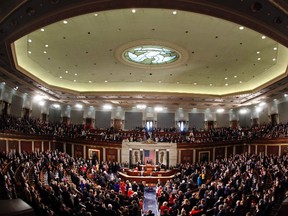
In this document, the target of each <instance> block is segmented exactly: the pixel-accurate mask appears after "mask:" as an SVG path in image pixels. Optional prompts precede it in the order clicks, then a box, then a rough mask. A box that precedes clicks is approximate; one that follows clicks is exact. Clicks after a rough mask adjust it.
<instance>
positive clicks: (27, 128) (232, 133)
mask: <svg viewBox="0 0 288 216" xmlns="http://www.w3.org/2000/svg"><path fill="white" fill-rule="evenodd" d="M0 131H12V132H17V133H24V134H35V135H51V136H59V137H65V138H79V139H86V140H91V141H102V142H122V141H123V140H124V141H128V142H147V141H152V142H156V143H157V142H172V143H211V142H223V141H237V140H245V141H251V140H255V139H271V138H279V137H288V123H286V124H277V125H272V124H264V125H260V126H253V127H250V128H241V127H238V128H231V127H220V128H210V129H208V130H197V129H195V128H189V129H187V130H186V131H184V132H181V131H177V130H176V128H163V129H161V128H151V129H149V130H148V129H147V128H143V127H136V128H135V129H134V130H129V131H125V130H117V131H115V130H114V129H113V127H111V128H108V129H97V128H96V129H95V128H91V127H86V126H85V125H84V124H66V123H51V122H42V121H41V120H40V119H37V120H36V119H32V118H16V117H13V116H1V118H0Z"/></svg>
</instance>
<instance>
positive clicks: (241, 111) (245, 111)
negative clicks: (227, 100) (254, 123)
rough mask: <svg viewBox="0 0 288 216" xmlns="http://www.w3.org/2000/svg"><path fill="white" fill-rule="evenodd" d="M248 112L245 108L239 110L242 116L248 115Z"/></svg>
mask: <svg viewBox="0 0 288 216" xmlns="http://www.w3.org/2000/svg"><path fill="white" fill-rule="evenodd" d="M247 112H248V110H247V108H243V109H240V110H239V113H240V114H246V113H247Z"/></svg>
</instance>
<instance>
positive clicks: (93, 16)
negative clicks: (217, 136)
mask: <svg viewBox="0 0 288 216" xmlns="http://www.w3.org/2000/svg"><path fill="white" fill-rule="evenodd" d="M9 2H10V3H9V4H8V3H7V1H0V8H1V11H0V14H1V16H0V21H1V23H0V49H1V53H0V55H1V58H0V67H1V68H0V73H1V80H0V81H5V82H6V83H7V84H8V85H9V86H11V87H12V88H13V87H15V86H18V92H21V93H28V94H29V95H34V94H41V95H43V96H44V97H45V98H47V100H57V101H59V102H62V103H67V104H70V105H73V104H75V103H76V102H80V103H84V104H87V105H91V106H96V107H99V106H101V105H103V104H106V103H110V104H112V105H113V106H122V107H127V108H129V107H133V106H136V105H137V104H146V105H147V106H157V105H165V106H166V107H169V108H171V109H176V108H180V107H181V108H183V109H192V108H194V107H197V108H209V107H214V108H215V109H217V108H220V107H222V108H227V109H230V108H235V107H239V106H244V105H250V104H257V103H259V102H261V101H263V100H264V101H266V102H270V101H272V100H274V99H280V100H281V98H283V97H284V94H285V93H288V86H287V62H288V49H287V46H288V36H287V35H288V13H287V12H288V9H287V8H288V6H287V3H285V1H280V0H279V1H276V0H275V1H272V0H271V1H265V2H260V1H259V2H257V1H245V0H242V1H241V0H240V1H236V0H235V1H196V0H195V1H193V0H190V1H189V0H186V1H183V0H182V1H179V0H178V1H176V0H174V1H172V0H171V1H163V0H162V1H161V0H158V1H156V0H155V1H148V0H147V1H145V0H144V1H143V0H134V1H132V0H122V1H113V0H107V1H81V2H79V1H73V0H71V1H64V0H63V1H61V0H50V1H36V0H34V1H33V0H32V1H24V0H23V1H9ZM232 2H233V3H232ZM135 48H136V50H135ZM173 55H174V57H173Z"/></svg>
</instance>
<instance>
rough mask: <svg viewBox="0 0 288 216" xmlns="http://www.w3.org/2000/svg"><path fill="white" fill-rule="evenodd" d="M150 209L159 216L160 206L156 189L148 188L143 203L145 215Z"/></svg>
mask: <svg viewBox="0 0 288 216" xmlns="http://www.w3.org/2000/svg"><path fill="white" fill-rule="evenodd" d="M149 209H151V210H152V212H153V213H154V214H155V216H157V215H158V204H157V199H156V188H155V187H151V188H146V189H145V191H144V203H143V213H144V214H145V213H146V212H147V211H148V210H149Z"/></svg>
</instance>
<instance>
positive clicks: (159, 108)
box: [154, 106, 163, 112]
mask: <svg viewBox="0 0 288 216" xmlns="http://www.w3.org/2000/svg"><path fill="white" fill-rule="evenodd" d="M154 110H155V111H156V112H161V111H163V107H159V106H157V107H154Z"/></svg>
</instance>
